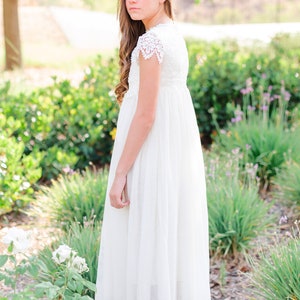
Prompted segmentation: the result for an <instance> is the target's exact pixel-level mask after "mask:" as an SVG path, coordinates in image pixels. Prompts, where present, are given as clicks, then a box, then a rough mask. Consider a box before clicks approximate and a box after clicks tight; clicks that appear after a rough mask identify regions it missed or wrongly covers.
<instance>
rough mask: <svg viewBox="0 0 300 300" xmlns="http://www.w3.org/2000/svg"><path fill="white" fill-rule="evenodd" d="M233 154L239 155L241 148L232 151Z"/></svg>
mask: <svg viewBox="0 0 300 300" xmlns="http://www.w3.org/2000/svg"><path fill="white" fill-rule="evenodd" d="M231 152H232V154H234V155H237V154H239V152H240V148H234V149H232V150H231Z"/></svg>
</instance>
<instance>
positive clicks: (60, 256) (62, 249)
mask: <svg viewBox="0 0 300 300" xmlns="http://www.w3.org/2000/svg"><path fill="white" fill-rule="evenodd" d="M75 255H76V252H75V251H74V250H72V248H70V247H69V246H67V245H65V244H63V245H60V246H59V247H58V248H57V249H56V250H55V251H53V252H52V259H53V260H54V261H55V262H56V263H58V264H61V263H63V262H65V261H66V260H69V259H70V258H71V257H72V256H75Z"/></svg>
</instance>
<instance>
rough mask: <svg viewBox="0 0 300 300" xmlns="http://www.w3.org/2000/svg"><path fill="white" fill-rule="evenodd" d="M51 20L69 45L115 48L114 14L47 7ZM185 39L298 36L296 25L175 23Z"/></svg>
mask: <svg viewBox="0 0 300 300" xmlns="http://www.w3.org/2000/svg"><path fill="white" fill-rule="evenodd" d="M50 10H51V12H52V15H53V17H54V19H55V20H56V22H57V24H58V25H59V26H60V28H61V30H62V31H63V32H64V34H65V36H66V37H67V39H68V41H69V43H70V44H71V45H72V46H73V47H78V48H98V49H101V50H108V49H114V48H116V47H117V46H118V37H119V35H118V22H117V18H116V16H115V15H110V14H107V13H102V12H94V11H87V10H80V9H71V8H61V7H51V8H50ZM177 24H178V27H179V29H180V31H181V32H182V34H183V35H184V36H185V37H191V38H195V39H204V40H208V41H213V40H220V39H228V38H230V39H237V40H238V41H239V42H242V43H249V42H253V41H260V42H269V41H270V40H271V38H272V37H273V36H274V35H276V34H278V33H281V32H282V33H300V22H299V23H268V24H237V25H199V24H192V23H182V22H177Z"/></svg>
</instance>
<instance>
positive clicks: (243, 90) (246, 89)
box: [240, 86, 253, 95]
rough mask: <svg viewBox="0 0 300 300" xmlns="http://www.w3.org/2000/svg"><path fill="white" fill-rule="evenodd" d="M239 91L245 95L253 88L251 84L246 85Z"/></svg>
mask: <svg viewBox="0 0 300 300" xmlns="http://www.w3.org/2000/svg"><path fill="white" fill-rule="evenodd" d="M240 92H241V94H242V95H247V94H250V93H251V92H253V88H252V87H251V86H250V87H246V88H245V89H241V91H240Z"/></svg>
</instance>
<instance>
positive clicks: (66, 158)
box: [0, 35, 300, 300]
mask: <svg viewBox="0 0 300 300" xmlns="http://www.w3.org/2000/svg"><path fill="white" fill-rule="evenodd" d="M299 43H300V36H289V35H277V36H275V37H274V38H273V40H272V42H271V43H270V44H268V45H254V46H242V45H239V44H238V43H237V42H236V41H226V42H225V41H222V42H210V43H208V42H204V41H203V42H199V41H193V40H190V41H188V43H187V45H188V52H189V60H190V70H189V77H188V87H189V89H190V91H191V95H192V99H193V104H194V107H195V111H196V116H197V120H198V125H199V130H200V133H201V135H200V136H201V140H202V144H203V149H204V154H205V155H204V160H205V166H206V182H207V197H208V212H209V231H210V256H211V290H212V299H258V300H259V299H266V300H274V299H276V300H277V299H278V300H280V299H291V300H297V299H300V260H299V257H300V216H299V212H300V152H299V149H300V126H299V125H300V110H299V103H300V49H299V47H298V45H299ZM117 80H118V62H117V54H112V55H111V56H110V57H105V58H104V57H101V56H98V57H97V58H96V59H95V60H94V62H93V63H91V64H90V65H89V67H87V68H86V69H85V71H84V75H83V77H82V79H81V80H80V82H79V83H78V84H73V83H71V81H70V80H68V79H65V80H60V79H58V78H56V77H55V76H54V77H53V83H52V84H50V85H48V86H43V87H37V88H34V89H33V90H30V91H26V92H19V93H14V92H13V91H12V89H13V88H12V85H13V83H11V82H10V81H6V82H4V83H3V84H1V86H0V104H1V105H0V215H1V217H0V220H1V222H0V239H2V242H1V247H0V249H1V254H0V288H1V294H0V299H2V300H7V299H93V296H94V293H95V280H96V274H97V259H98V252H99V245H100V231H101V220H102V216H103V208H104V200H105V194H106V183H107V174H108V166H109V161H110V155H111V151H112V146H113V141H114V137H115V134H116V130H117V129H116V122H117V116H118V109H119V107H118V104H117V103H116V99H115V95H114V92H113V90H114V86H115V85H116V83H117ZM29 221H30V222H29ZM26 222H29V226H27V227H26V226H24V225H26ZM38 222H44V223H43V224H46V225H47V228H48V231H47V233H46V235H47V234H48V237H46V239H47V243H45V244H42V243H39V242H38V246H37V247H35V246H36V245H37V244H35V245H33V242H32V241H31V238H32V237H33V236H34V230H35V229H36V228H35V227H37V226H39V225H40V223H38ZM27 225H28V224H27ZM32 248H35V249H34V250H35V251H33V250H30V249H32ZM2 290H3V291H4V292H2Z"/></svg>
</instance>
